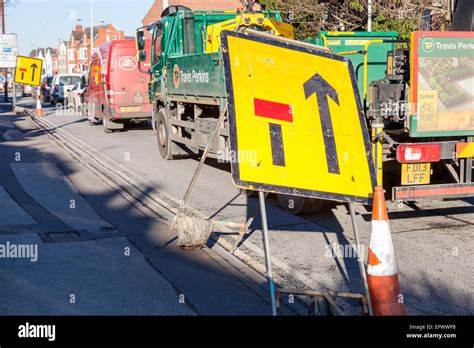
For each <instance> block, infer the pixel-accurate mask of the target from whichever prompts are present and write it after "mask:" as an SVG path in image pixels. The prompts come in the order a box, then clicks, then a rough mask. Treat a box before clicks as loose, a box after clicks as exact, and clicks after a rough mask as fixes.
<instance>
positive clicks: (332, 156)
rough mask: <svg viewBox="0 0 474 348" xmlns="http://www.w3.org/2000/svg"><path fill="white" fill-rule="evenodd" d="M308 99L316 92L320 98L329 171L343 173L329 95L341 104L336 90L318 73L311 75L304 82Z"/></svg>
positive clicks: (320, 111)
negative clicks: (330, 110) (338, 157)
mask: <svg viewBox="0 0 474 348" xmlns="http://www.w3.org/2000/svg"><path fill="white" fill-rule="evenodd" d="M304 93H305V96H306V99H308V98H309V97H311V96H312V95H313V94H316V99H317V100H318V108H319V116H320V118H321V125H322V129H323V136H324V146H325V147H326V159H327V163H328V171H329V173H332V174H341V172H340V170H339V161H338V159H337V151H336V142H335V141H334V129H333V127H332V121H331V114H330V112H329V102H328V97H329V98H331V99H332V100H334V102H335V103H336V104H337V105H339V98H338V96H337V92H336V90H335V89H334V88H333V87H332V86H331V85H330V84H329V83H328V82H327V81H326V80H325V79H323V78H322V77H321V76H320V75H319V74H318V73H316V74H315V75H314V76H313V77H311V78H310V79H309V80H308V81H306V83H305V84H304Z"/></svg>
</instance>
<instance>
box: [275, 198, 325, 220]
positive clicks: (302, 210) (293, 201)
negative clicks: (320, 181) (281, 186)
mask: <svg viewBox="0 0 474 348" xmlns="http://www.w3.org/2000/svg"><path fill="white" fill-rule="evenodd" d="M277 198H278V202H279V203H280V205H281V206H282V208H283V209H285V210H286V211H287V212H288V213H290V214H293V215H301V214H308V213H315V212H317V211H319V210H320V209H321V208H322V207H323V205H324V202H323V201H322V200H320V199H314V198H306V197H298V196H291V195H283V194H277Z"/></svg>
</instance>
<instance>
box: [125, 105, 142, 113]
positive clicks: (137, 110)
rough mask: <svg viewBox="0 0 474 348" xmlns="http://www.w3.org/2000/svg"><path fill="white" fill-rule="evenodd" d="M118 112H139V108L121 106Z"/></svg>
mask: <svg viewBox="0 0 474 348" xmlns="http://www.w3.org/2000/svg"><path fill="white" fill-rule="evenodd" d="M120 112H124V113H125V112H140V107H139V106H123V107H121V108H120Z"/></svg>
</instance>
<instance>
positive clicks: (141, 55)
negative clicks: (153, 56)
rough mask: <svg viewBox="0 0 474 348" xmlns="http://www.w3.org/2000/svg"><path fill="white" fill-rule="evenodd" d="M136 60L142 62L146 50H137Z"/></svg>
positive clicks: (144, 58)
mask: <svg viewBox="0 0 474 348" xmlns="http://www.w3.org/2000/svg"><path fill="white" fill-rule="evenodd" d="M137 60H138V61H139V62H144V61H145V60H146V51H145V50H142V51H138V52H137Z"/></svg>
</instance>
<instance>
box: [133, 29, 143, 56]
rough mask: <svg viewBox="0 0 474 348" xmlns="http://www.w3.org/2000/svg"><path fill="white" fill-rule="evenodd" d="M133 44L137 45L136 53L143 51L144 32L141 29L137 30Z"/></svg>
mask: <svg viewBox="0 0 474 348" xmlns="http://www.w3.org/2000/svg"><path fill="white" fill-rule="evenodd" d="M135 43H136V45H137V51H143V50H144V49H145V32H144V31H143V29H138V30H137V32H136V34H135Z"/></svg>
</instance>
